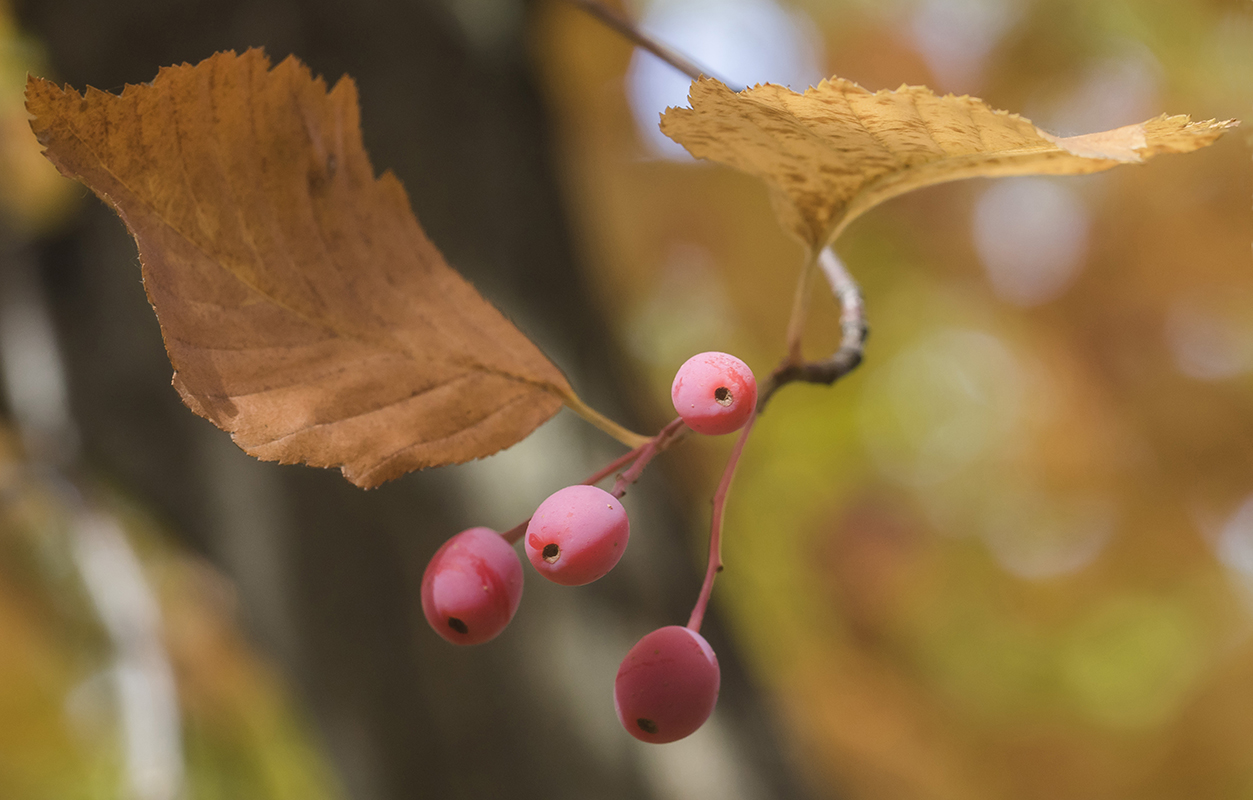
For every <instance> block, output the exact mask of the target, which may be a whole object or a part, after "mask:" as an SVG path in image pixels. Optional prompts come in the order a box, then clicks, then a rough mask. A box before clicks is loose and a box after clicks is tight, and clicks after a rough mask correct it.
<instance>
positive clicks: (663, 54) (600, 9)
mask: <svg viewBox="0 0 1253 800" xmlns="http://www.w3.org/2000/svg"><path fill="white" fill-rule="evenodd" d="M567 2H569V3H570V4H571V5H574V6H577V7H579V8H580V9H582V10H583V11H585V12H587V13H588V14H590V15H591V16H593V17H595V18H596V19H598V20H600V21H601V22H602V23H604V25H605V26H606V27H608V28H610V29H612V30H613V31H614V32H616V33H617V34H618V35H620V36H622V37H623V38H624V39H627V40H629V41H631V42H633V43H634V44H635V45H636V46H637V47H642V48H644V49H645V50H647V51H648V52H650V53H652V54H653V55H655V56H657V58H660V59H661V60H662V61H664V62H666V63H667V64H669V65H670V66H672V67H674V68H675V69H677V70H678V71H679V72H682V73H683V74H684V75H686V76H688V77H689V78H691V79H692V80H694V81H695V80H700V78H701V76H704V77H707V78H715V79H717V80H722V79H721V78H719V77H718V76H717V75H715V74H713V73H712V72H710V71H709V70H707V69H705V68H704V67H702V66H701V65H699V64H697V63H696V62H695V61H693V60H692V59H690V58H688V57H687V56H685V55H683V54H682V53H680V52H678V51H676V50H673V49H671V48H669V47H667V46H666V45H664V44H662V43H661V42H659V41H657V40H656V39H654V38H653V37H651V36H649V35H648V34H646V33H644V32H643V31H642V30H640V29H639V28H638V27H637V26H636V25H635V23H633V22H631V20H629V19H627V18H626V17H624V16H622V15H621V14H619V13H618V12H616V11H614V10H612V9H610V8H607V7H606V6H605V5H603V4H601V3H599V2H597V0H567ZM722 82H723V83H725V84H726V85H727V86H732V85H731V84H730V83H727V81H722ZM732 88H737V87H734V86H732Z"/></svg>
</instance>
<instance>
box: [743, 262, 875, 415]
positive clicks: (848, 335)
mask: <svg viewBox="0 0 1253 800" xmlns="http://www.w3.org/2000/svg"><path fill="white" fill-rule="evenodd" d="M817 266H818V267H819V269H820V271H821V272H822V274H823V275H825V276H826V278H827V282H828V283H829V284H830V285H831V291H832V293H834V294H835V296H836V299H838V300H839V301H840V330H841V337H840V346H839V349H837V350H836V351H835V352H834V353H833V354H831V356H830V357H828V358H825V359H823V360H821V361H808V362H807V361H804V360H802V359H800V358H798V357H796V356H795V355H794V354H792V353H789V355H788V356H786V357H785V358H784V359H783V361H781V362H780V363H779V366H777V367H775V370H774V372H772V373H771V374H770V377H769V378H768V379H767V380H766V382H765V383H764V384H762V387H761V391H760V392H758V396H757V413H758V414H760V413H761V412H762V411H764V410H765V408H766V403H767V402H769V401H770V398H771V397H772V396H773V395H774V393H775V392H777V391H778V390H779V387H781V386H784V385H786V384H789V383H794V382H796V381H803V382H805V383H825V384H828V385H830V384H832V383H835V382H836V381H837V380H839V379H840V378H842V377H844V376H845V375H847V374H848V373H850V372H852V371H853V370H854V369H856V368H857V365H858V364H860V363H861V360H862V355H863V353H864V351H865V347H866V337H867V335H869V332H870V329H869V327H867V325H866V307H865V304H864V303H863V302H862V296H861V289H860V288H859V287H858V286H857V281H856V280H854V279H853V276H852V275H851V274H849V272H848V270H847V269H845V267H844V264H843V262H841V261H840V258H839V256H837V255H836V254H835V251H834V250H832V249H831V248H830V247H824V248H823V249H822V250H821V251H819V254H818V258H817ZM802 324H803V322H802Z"/></svg>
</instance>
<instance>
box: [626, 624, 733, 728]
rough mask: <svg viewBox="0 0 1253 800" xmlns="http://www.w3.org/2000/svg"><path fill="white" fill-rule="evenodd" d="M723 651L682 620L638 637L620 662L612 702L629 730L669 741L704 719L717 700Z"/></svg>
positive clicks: (700, 723) (711, 711)
mask: <svg viewBox="0 0 1253 800" xmlns="http://www.w3.org/2000/svg"><path fill="white" fill-rule="evenodd" d="M720 681H721V673H720V672H719V670H718V657H717V656H716V655H714V651H713V648H712V647H710V646H709V642H706V641H705V638H704V637H703V636H701V635H700V634H699V633H697V632H696V631H693V630H689V629H688V628H683V627H680V626H678V625H670V626H668V627H665V628H659V629H657V630H655V631H653V632H652V633H650V634H648V635H647V636H645V637H644V638H643V639H640V640H639V641H638V642H636V643H635V646H634V647H632V648H631V650H630V652H628V653H627V655H626V658H624V659H622V666H620V667H618V679H617V680H616V681H614V685H613V705H614V708H615V709H616V710H617V712H618V721H619V722H621V723H622V727H624V728H626V730H627V733H629V734H631V735H632V736H634V737H635V738H636V739H639V740H640V741H641V742H651V743H652V744H665V743H667V742H674V741H678V740H679V739H682V738H683V737H685V736H688V735H690V734H692V733H693V732H695V730H696V729H697V728H699V727H700V726H701V725H704V724H705V720H707V719H709V715H710V714H712V713H713V710H714V705H715V704H717V702H718V684H719V683H720Z"/></svg>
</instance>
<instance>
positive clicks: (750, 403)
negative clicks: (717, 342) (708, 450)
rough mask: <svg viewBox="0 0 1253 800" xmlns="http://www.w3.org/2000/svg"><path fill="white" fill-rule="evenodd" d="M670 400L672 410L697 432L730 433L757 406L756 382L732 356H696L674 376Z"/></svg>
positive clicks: (712, 353)
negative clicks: (672, 402)
mask: <svg viewBox="0 0 1253 800" xmlns="http://www.w3.org/2000/svg"><path fill="white" fill-rule="evenodd" d="M670 399H671V400H673V401H674V410H675V411H677V412H678V414H679V416H680V417H682V418H683V421H684V422H685V423H686V424H687V426H688V427H689V428H691V429H692V430H694V431H696V432H697V433H706V434H709V435H711V436H716V435H718V434H722V433H731V432H732V431H738V430H739V429H740V428H742V427H744V423H746V422H748V418H749V416H750V415H751V414H752V413H753V407H754V406H755V405H757V379H756V378H754V377H753V371H752V370H751V369H749V368H748V365H747V364H745V363H744V362H743V361H740V360H739V359H738V358H736V357H735V356H732V355H727V354H726V353H718V352H709V353H700V354H698V355H694V356H692V357H691V358H689V359H688V360H687V361H685V362H683V366H681V367H679V371H678V372H677V373H675V376H674V383H673V384H672V385H671V386H670Z"/></svg>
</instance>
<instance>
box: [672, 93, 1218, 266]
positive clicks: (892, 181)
mask: <svg viewBox="0 0 1253 800" xmlns="http://www.w3.org/2000/svg"><path fill="white" fill-rule="evenodd" d="M689 100H690V101H691V106H692V107H691V108H670V109H667V110H666V112H665V114H663V115H662V118H661V130H662V131H663V132H664V133H665V134H666V135H667V136H669V137H670V138H671V139H674V140H675V141H676V142H678V143H679V144H681V145H683V146H684V147H686V148H687V150H688V152H690V153H691V154H692V155H693V156H695V157H697V158H707V159H709V160H711V161H717V162H719V163H722V164H727V165H728V166H732V167H735V168H736V169H739V170H743V171H744V172H747V173H749V174H750V175H755V176H757V177H758V178H761V179H762V180H764V181H765V182H766V184H767V185H768V186H769V188H770V194H771V200H772V202H773V204H774V208H775V212H776V213H777V214H778V216H779V220H780V222H781V223H782V224H783V226H784V227H785V228H786V229H787V230H789V231H791V232H792V233H793V234H795V235H796V236H798V237H799V238H800V239H801V240H802V241H804V242H805V243H807V244H809V245H811V246H820V245H822V244H825V243H827V242H830V241H831V240H832V239H834V238H835V237H836V236H837V235H838V234H839V233H840V231H842V230H843V229H844V227H845V226H847V225H848V223H849V222H852V221H853V220H854V219H856V218H857V217H858V216H860V215H861V214H863V213H865V212H866V211H867V210H869V209H870V208H872V207H874V206H876V205H878V204H879V203H882V202H883V201H884V200H887V199H889V198H892V197H895V196H897V195H900V194H904V193H905V192H909V191H912V190H914V189H919V188H922V187H924V186H930V185H932V184H936V183H943V182H945V181H953V180H959V179H961V178H975V177H998V176H1005V175H1078V174H1083V173H1089V172H1100V171H1101V170H1106V169H1109V168H1111V167H1115V166H1117V165H1119V164H1136V163H1140V162H1143V161H1146V160H1147V159H1149V158H1152V157H1153V156H1155V155H1158V154H1159V153H1186V152H1188V151H1191V150H1196V149H1197V148H1200V147H1204V146H1206V145H1208V144H1210V143H1212V142H1213V141H1214V140H1215V139H1217V138H1218V137H1219V136H1221V135H1222V133H1223V131H1224V130H1226V129H1227V128H1231V127H1234V126H1235V125H1237V124H1238V123H1237V122H1236V121H1234V120H1227V121H1224V122H1218V121H1214V120H1210V121H1208V122H1192V121H1191V120H1190V119H1189V118H1188V117H1186V116H1174V117H1169V116H1165V115H1163V116H1161V117H1158V118H1156V119H1151V120H1148V121H1147V122H1143V123H1140V124H1139V125H1128V126H1126V127H1124V128H1117V129H1115V130H1111V131H1105V132H1103V133H1092V134H1086V135H1083V136H1071V137H1057V136H1052V135H1050V134H1048V133H1046V132H1044V131H1042V130H1040V129H1039V128H1037V127H1036V126H1035V125H1033V124H1031V122H1030V120H1027V119H1024V118H1023V117H1020V116H1018V115H1017V114H1011V113H1009V112H1006V111H997V110H995V109H992V108H990V107H989V106H988V105H987V104H986V103H984V102H983V101H982V100H979V99H978V98H974V97H966V96H963V97H954V96H953V95H947V96H945V97H940V96H938V95H936V94H934V93H933V92H932V91H931V90H930V89H928V88H926V87H925V86H902V87H900V88H899V89H897V90H895V91H879V92H870V91H867V90H866V89H863V88H862V87H860V86H858V85H857V84H855V83H853V82H852V81H846V80H844V79H842V78H831V79H830V80H825V81H823V82H822V83H820V84H819V85H818V86H816V87H812V88H810V89H807V90H806V91H805V93H804V94H797V93H796V92H793V91H792V90H791V89H788V88H786V87H783V86H776V85H773V84H764V85H760V86H754V87H752V88H749V89H745V90H743V91H741V92H738V93H736V92H733V91H731V90H730V89H728V88H727V87H726V86H725V85H723V84H722V83H720V82H718V81H716V80H712V79H709V78H703V79H701V80H699V81H696V82H694V83H693V84H692V89H691V94H690V95H689Z"/></svg>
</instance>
